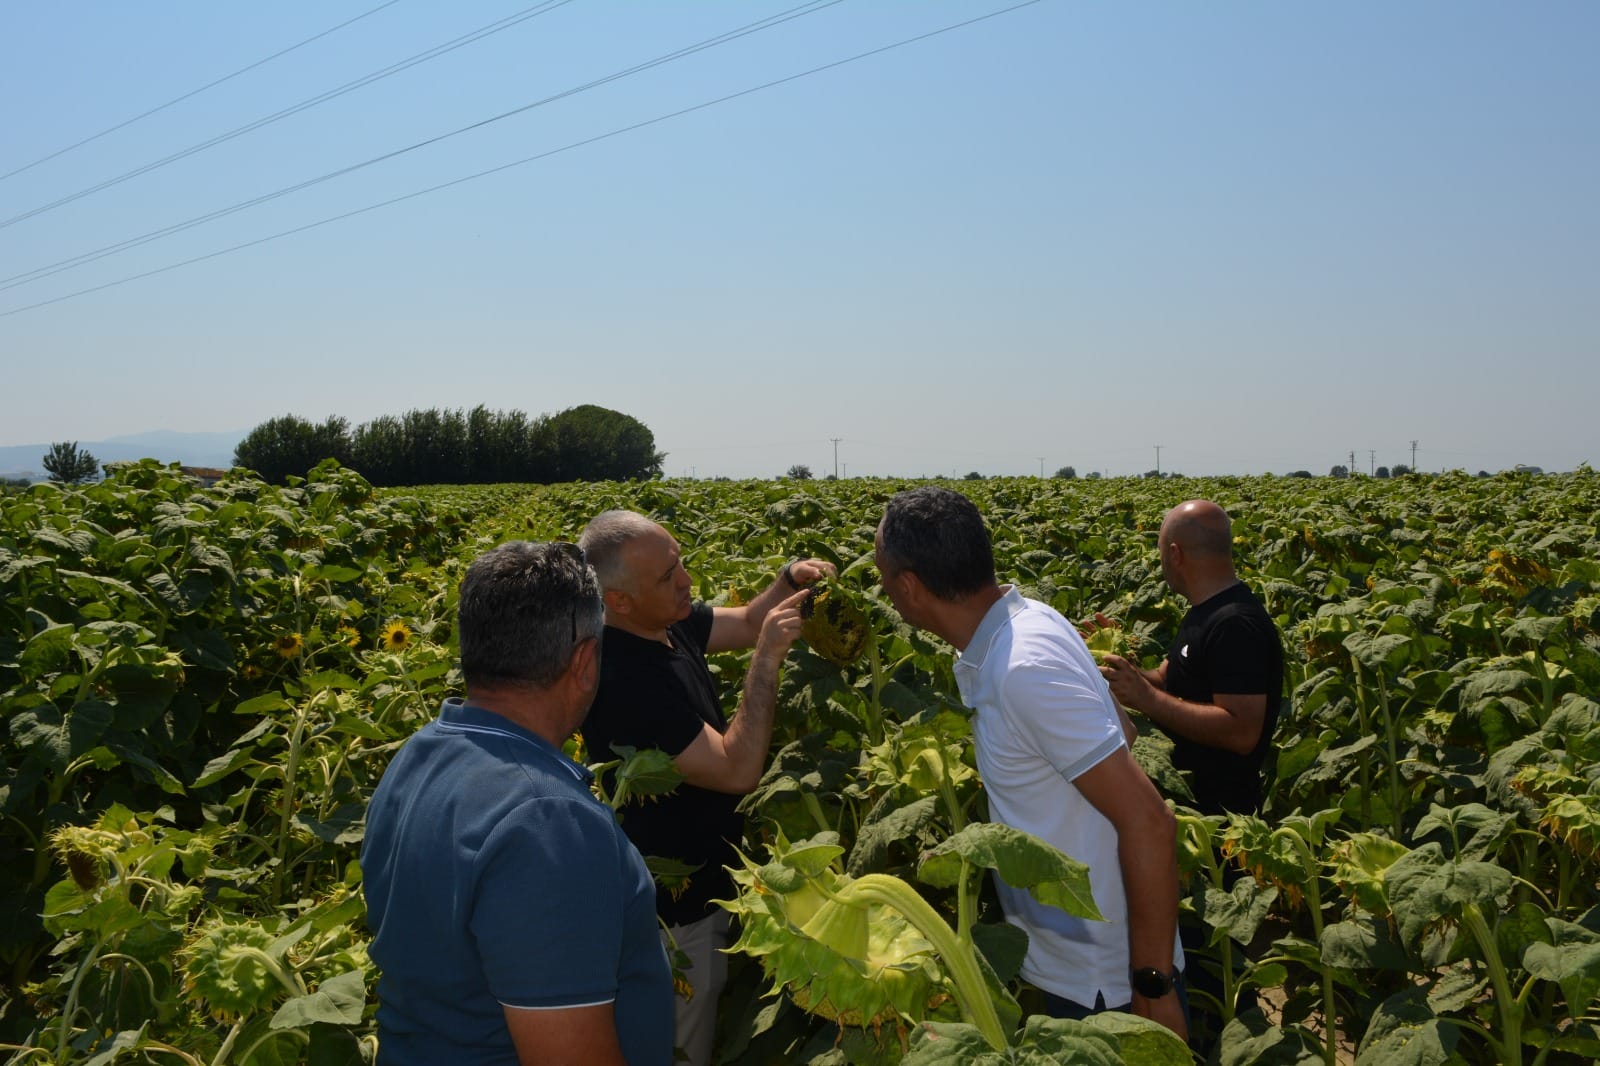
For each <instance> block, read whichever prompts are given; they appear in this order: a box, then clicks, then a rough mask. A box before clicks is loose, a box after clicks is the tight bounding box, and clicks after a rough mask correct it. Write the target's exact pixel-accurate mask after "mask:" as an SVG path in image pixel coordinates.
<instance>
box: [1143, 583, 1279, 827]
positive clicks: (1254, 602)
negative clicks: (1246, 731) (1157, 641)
mask: <svg viewBox="0 0 1600 1066" xmlns="http://www.w3.org/2000/svg"><path fill="white" fill-rule="evenodd" d="M1167 691H1168V692H1170V693H1171V694H1172V695H1174V696H1177V697H1178V698H1179V699H1182V700H1188V701H1189V702H1191V703H1210V702H1212V698H1213V697H1214V696H1215V695H1216V694H1217V693H1219V692H1220V693H1223V694H1225V695H1253V694H1255V693H1258V692H1259V693H1265V694H1266V697H1267V713H1266V718H1265V719H1264V720H1263V722H1262V726H1261V739H1259V740H1258V741H1256V746H1255V748H1254V750H1252V751H1251V752H1250V754H1248V755H1239V754H1236V753H1234V752H1231V751H1224V750H1222V749H1221V748H1212V747H1207V746H1206V745H1203V744H1197V743H1196V742H1194V741H1192V740H1189V739H1188V738H1186V737H1181V736H1179V735H1178V734H1176V733H1174V732H1172V731H1171V730H1167V729H1163V730H1162V732H1164V733H1166V734H1167V735H1168V736H1169V737H1171V738H1172V740H1173V745H1174V748H1173V753H1172V764H1173V765H1174V766H1175V767H1177V768H1178V769H1180V770H1187V771H1189V772H1190V773H1191V774H1192V775H1193V776H1192V783H1193V785H1194V794H1195V806H1196V808H1197V809H1198V810H1200V811H1201V812H1202V813H1204V814H1221V813H1223V812H1225V811H1232V812H1234V813H1238V814H1254V813H1256V812H1258V811H1259V810H1260V809H1261V764H1262V762H1263V761H1264V760H1265V759H1266V757H1267V751H1268V749H1269V748H1270V747H1271V745H1272V731H1273V729H1274V728H1275V727H1276V726H1277V724H1278V708H1279V705H1280V704H1281V703H1282V701H1283V644H1282V642H1281V641H1280V640H1279V639H1278V629H1277V627H1276V626H1274V625H1273V624H1272V617H1271V616H1270V615H1268V614H1267V611H1266V608H1265V607H1263V606H1261V601H1260V600H1258V599H1256V597H1255V594H1254V593H1253V592H1251V591H1250V590H1249V589H1248V588H1246V587H1245V585H1244V583H1243V582H1240V583H1238V584H1236V585H1233V586H1231V587H1229V588H1226V589H1224V590H1222V591H1221V592H1219V593H1217V594H1216V595H1214V596H1212V597H1211V598H1210V599H1208V600H1206V601H1205V602H1203V603H1198V604H1195V605H1194V606H1193V607H1191V608H1189V613H1188V614H1186V615H1184V616H1183V622H1182V623H1181V624H1179V626H1178V635H1177V638H1176V639H1175V640H1173V642H1172V650H1171V651H1169V652H1168V653H1167Z"/></svg>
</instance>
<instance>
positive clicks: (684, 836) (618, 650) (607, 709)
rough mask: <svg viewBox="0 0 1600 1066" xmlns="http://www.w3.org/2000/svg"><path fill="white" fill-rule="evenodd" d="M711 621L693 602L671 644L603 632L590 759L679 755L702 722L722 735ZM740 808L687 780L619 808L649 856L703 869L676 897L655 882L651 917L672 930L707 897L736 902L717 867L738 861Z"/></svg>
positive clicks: (672, 629) (706, 904)
mask: <svg viewBox="0 0 1600 1066" xmlns="http://www.w3.org/2000/svg"><path fill="white" fill-rule="evenodd" d="M711 620H712V610H711V608H710V607H708V606H707V605H705V604H703V603H697V604H695V605H694V607H693V609H692V610H691V611H690V612H689V617H688V618H685V619H684V620H683V621H681V622H675V623H673V624H672V625H671V626H668V627H667V635H668V636H669V637H670V638H671V640H672V646H671V647H668V646H667V645H666V644H662V643H661V642H660V641H655V640H650V639H648V638H646V637H640V636H635V635H634V634H632V633H629V632H626V631H625V630H621V629H617V628H614V627H612V626H607V627H606V628H605V635H604V640H603V643H602V646H601V650H600V689H599V691H598V692H597V693H596V694H595V699H594V704H593V706H591V707H590V708H589V717H588V718H587V719H585V720H584V723H583V738H584V742H585V744H586V745H587V747H588V749H589V752H590V755H589V757H590V758H591V759H593V760H595V761H597V762H598V761H603V760H606V759H610V758H612V753H611V747H612V745H613V744H622V745H626V746H628V747H632V748H660V749H661V750H662V751H664V752H666V753H667V754H668V755H671V756H674V757H676V756H677V755H679V754H680V753H682V751H683V749H685V748H687V747H688V746H689V745H690V743H692V742H693V741H694V739H695V738H696V737H698V736H699V735H700V731H701V729H702V727H703V726H705V725H710V726H711V728H713V729H715V730H716V731H717V732H719V733H721V732H723V731H725V730H726V729H727V726H728V721H727V718H726V717H725V716H724V715H723V713H722V703H721V700H720V699H719V697H718V695H717V685H716V682H715V681H714V680H712V677H711V672H710V670H708V669H707V668H706V655H705V649H706V645H707V643H709V641H710V640H711ZM738 803H739V797H738V796H735V795H730V794H728V793H725V792H712V791H709V790H707V789H703V788H696V787H695V786H693V785H690V784H687V783H684V784H680V785H679V786H678V787H677V789H676V790H675V791H674V792H672V793H671V794H669V795H666V796H662V797H660V798H659V799H644V800H642V801H639V802H631V803H629V804H628V805H627V806H625V807H624V808H623V809H622V811H621V814H622V828H623V831H624V832H626V833H627V834H628V839H630V840H632V841H633V843H634V846H635V847H637V848H638V849H639V851H640V853H641V854H643V855H644V856H645V857H646V858H649V857H650V856H652V855H658V856H661V857H663V858H672V859H680V860H682V861H684V862H686V863H689V864H690V865H695V864H699V865H700V867H701V868H700V869H699V870H697V871H696V872H695V873H694V874H693V875H692V876H691V877H690V879H689V884H688V887H687V888H686V889H685V890H684V891H683V893H682V894H681V895H680V896H679V897H678V898H677V899H673V898H672V896H671V895H670V894H669V893H668V892H667V891H666V890H665V889H663V888H661V887H660V886H659V885H658V886H657V888H656V913H657V914H659V915H660V916H661V918H662V920H663V921H665V922H666V923H667V924H668V925H687V924H688V923H690V922H694V921H698V920H699V919H701V918H703V917H705V916H706V915H708V914H711V913H714V912H715V911H716V909H717V908H716V906H715V904H713V903H711V902H710V901H711V900H713V899H731V898H732V896H733V881H732V879H731V878H730V877H729V876H728V874H727V871H725V870H724V869H723V867H724V866H733V865H737V864H738V857H737V855H736V854H735V852H734V845H735V844H736V843H737V842H738V841H739V839H740V837H741V836H743V834H744V816H743V815H741V814H739V813H738V812H737V811H736V810H735V808H736V807H737V806H738Z"/></svg>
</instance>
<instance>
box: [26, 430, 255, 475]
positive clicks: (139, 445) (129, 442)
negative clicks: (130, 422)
mask: <svg viewBox="0 0 1600 1066" xmlns="http://www.w3.org/2000/svg"><path fill="white" fill-rule="evenodd" d="M248 433H249V431H248V430H237V431H231V432H223V433H181V432H178V431H176V430H168V429H157V430H150V431H148V432H145V433H127V434H122V435H120V436H116V437H107V438H106V439H105V440H80V441H78V448H79V449H80V450H82V451H86V452H88V453H89V454H90V455H92V456H94V457H95V458H96V459H98V460H100V462H101V463H116V462H128V461H132V460H137V459H154V460H156V461H157V462H161V463H181V464H182V465H184V466H208V467H217V468H219V469H222V470H226V469H228V468H229V467H231V466H232V465H233V449H234V448H235V447H237V446H238V444H239V442H240V441H242V440H244V438H245V436H246V435H247V434H248ZM49 452H50V445H49V444H48V443H45V444H7V445H0V477H9V478H29V479H31V480H34V481H43V480H44V479H45V478H46V477H47V476H48V475H47V474H46V473H45V470H44V464H43V460H44V457H45V456H46V455H47V454H49Z"/></svg>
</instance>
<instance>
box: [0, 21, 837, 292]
mask: <svg viewBox="0 0 1600 1066" xmlns="http://www.w3.org/2000/svg"><path fill="white" fill-rule="evenodd" d="M839 3H843V0H810V2H808V3H805V4H801V5H800V6H799V7H794V8H790V9H789V10H787V11H780V12H779V13H777V14H776V15H769V16H768V17H766V18H764V19H759V20H757V21H756V22H752V23H749V24H747V25H744V26H740V27H739V28H737V29H733V30H728V31H726V32H724V33H720V34H718V35H717V36H715V37H710V38H707V39H706V40H704V41H700V42H699V43H697V44H692V45H686V46H685V47H683V48H679V49H677V50H676V51H673V52H668V53H666V54H665V55H661V56H657V57H656V58H655V59H651V60H647V61H645V62H643V63H638V64H635V65H634V66H631V67H628V68H626V69H624V70H619V71H616V72H615V73H612V74H607V75H606V76H604V77H602V78H596V79H594V80H593V81H589V82H586V83H584V84H582V85H578V86H574V87H573V88H571V89H566V90H563V91H562V92H559V93H556V94H554V95H553V96H546V97H545V98H544V99H542V100H535V101H534V102H532V103H530V104H524V105H522V106H521V107H517V108H513V109H512V110H510V111H505V112H502V113H500V114H498V115H494V116H492V117H491V118H486V119H483V120H482V121H479V122H474V123H472V124H470V125H467V126H462V127H461V128H460V129H455V130H451V131H450V132H449V133H441V134H439V135H438V136H436V137H429V138H428V139H427V140H423V141H418V142H417V143H416V144H411V145H407V146H406V147H404V148H397V149H395V150H394V151H392V152H385V153H384V154H383V155H380V156H374V157H373V158H371V159H367V160H364V161H362V162H360V163H354V164H351V165H350V166H347V167H341V168H340V169H338V170H331V171H329V172H328V173H326V174H321V175H319V176H317V177H315V178H308V179H306V180H305V181H302V182H298V183H296V184H294V185H289V186H285V187H284V188H282V189H278V190H276V191H274V192H269V193H264V194H262V195H261V196H256V197H253V198H251V199H249V200H241V201H240V202H239V203H236V204H232V205H230V206H228V207H221V208H218V209H217V210H215V211H209V212H207V213H206V214H203V215H196V216H194V217H193V218H189V219H186V220H184V221H182V222H175V223H173V224H172V225H170V226H163V227H162V228H161V229H156V230H151V231H150V232H148V233H142V234H140V235H138V236H137V237H129V238H128V239H127V240H123V241H118V242H117V243H115V244H108V245H105V246H104V247H101V248H96V249H94V250H93V251H88V252H83V253H80V254H79V255H75V256H72V257H70V258H68V259H61V260H57V261H56V262H54V263H47V264H46V265H44V266H42V267H36V268H34V269H33V270H28V271H24V272H23V273H21V274H13V275H12V276H11V277H8V278H0V292H4V291H5V290H7V289H14V288H17V287H18V286H19V285H26V284H28V283H29V282H34V281H39V280H41V279H43V278H47V277H50V276H51V275H52V274H59V273H61V272H62V271H64V270H71V269H73V268H75V267H80V266H84V265H86V264H88V263H92V262H95V261H96V260H98V259H104V258H106V257H107V256H110V255H116V254H117V253H118V252H124V251H127V250H129V249H131V248H137V247H140V246H141V245H145V244H149V243H151V242H152V241H157V240H160V239H161V238H163V237H169V236H172V235H173V234H176V233H182V232H183V231H184V230H189V229H193V228H194V227H196V226H201V225H204V224H205V223H207V222H213V221H215V220H216V219H219V218H224V217H226V216H228V215H232V214H237V213H238V212H240V211H244V210H247V209H248V208H252V207H256V206H258V205H260V204H264V203H267V202H269V201H272V200H277V199H279V198H281V197H284V196H288V195H290V194H291V193H296V192H300V191H301V190H302V189H309V188H310V187H311V186H313V185H320V184H322V183H323V182H325V181H331V180H332V179H334V178H338V177H343V176H344V175H346V174H350V173H353V172H355V171H357V170H362V169H364V168H366V167H370V166H372V165H374V164H376V163H382V162H384V161H386V160H389V159H394V158H395V157H397V156H402V155H405V154H406V153H407V152H414V151H416V150H417V149H419V148H426V147H427V146H429V145H432V144H438V143H439V142H440V141H443V140H448V139H449V138H451V137H455V136H457V135H458V134H462V133H467V132H470V131H471V130H475V129H481V128H482V127H484V126H487V125H489V124H491V123H494V122H499V121H500V120H502V119H507V118H510V117H512V116H513V115H520V114H522V113H523V112H525V111H531V110H532V109H534V108H536V107H542V106H544V105H545V104H550V103H554V102H555V101H557V100H564V99H566V98H567V97H569V96H575V95H577V94H578V93H582V92H587V91H588V90H590V89H593V88H596V87H598V86H601V85H606V84H609V83H610V82H614V81H618V80H620V79H622V78H626V77H629V76H630V75H633V74H638V73H640V72H642V71H646V70H650V69H651V68H653V67H659V66H661V65H663V64H666V63H671V62H672V61H674V60H677V59H682V58H684V57H685V56H690V55H694V54H695V53H696V52H703V51H705V50H706V49H708V48H714V47H716V46H717V45H721V44H727V43H728V42H729V41H734V40H737V39H739V38H740V37H745V36H748V35H750V34H752V33H757V32H759V31H761V30H765V29H770V28H772V27H773V26H778V25H782V24H783V23H785V22H789V21H791V20H793V19H797V18H801V17H802V16H805V15H810V14H812V13H814V12H817V11H821V10H823V9H824V8H828V7H833V6H834V5H835V4H839Z"/></svg>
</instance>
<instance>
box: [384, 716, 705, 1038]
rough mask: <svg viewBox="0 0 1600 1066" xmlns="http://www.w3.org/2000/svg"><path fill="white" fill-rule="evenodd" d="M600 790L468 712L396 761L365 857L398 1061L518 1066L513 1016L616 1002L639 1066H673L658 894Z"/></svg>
mask: <svg viewBox="0 0 1600 1066" xmlns="http://www.w3.org/2000/svg"><path fill="white" fill-rule="evenodd" d="M589 781H590V774H589V772H588V771H587V770H585V769H584V768H583V767H581V766H579V765H577V764H576V763H574V762H573V761H572V760H570V759H568V758H567V757H566V756H565V755H564V754H562V753H561V752H560V751H559V750H557V749H556V748H554V747H552V746H551V745H550V744H549V743H547V742H546V741H545V740H543V739H542V738H540V737H538V736H536V735H535V734H533V733H531V732H529V731H528V730H526V729H523V728H522V727H520V726H518V725H516V724H515V723H513V722H511V721H509V720H508V719H506V718H503V717H501V716H500V715H498V714H494V713H492V712H490V711H486V710H483V709H482V708H479V707H473V706H471V705H468V704H464V703H462V702H461V701H460V700H447V701H445V705H444V707H443V709H442V710H441V711H440V714H439V717H438V719H437V720H435V721H433V722H430V723H429V724H428V725H426V726H424V727H423V728H422V729H421V730H419V731H418V732H417V734H416V735H415V736H413V737H412V738H411V739H410V740H409V741H407V742H406V744H405V746H404V747H403V748H401V750H400V752H399V754H397V755H396V756H395V758H394V760H393V761H392V762H391V763H390V764H389V767H388V769H387V770H386V771H385V772H384V775H383V780H382V781H380V782H379V784H378V788H377V791H376V792H374V793H373V796H372V802H371V804H370V806H369V807H368V810H367V828H366V837H365V840H364V841H363V843H362V849H361V866H362V876H363V882H364V887H365V892H366V898H367V923H368V925H369V926H370V927H371V929H372V932H373V939H372V945H371V947H370V948H369V953H370V955H371V956H372V961H373V962H374V963H376V964H377V966H378V969H379V971H380V975H379V979H378V1001H379V1006H378V1043H379V1054H378V1058H379V1062H380V1063H381V1064H382V1066H413V1064H414V1066H438V1064H439V1063H445V1062H448V1063H452V1064H456V1063H459V1064H465V1066H475V1064H489V1063H505V1064H508V1066H515V1064H516V1062H517V1056H516V1051H515V1049H514V1048H513V1046H512V1043H511V1034H510V1033H509V1031H508V1030H507V1029H506V1025H505V1014H504V1007H507V1006H509V1007H515V1008H522V1009H532V1010H538V1009H551V1008H561V1007H580V1006H588V1005H594V1004H600V1003H612V1004H614V1010H615V1012H616V1027H617V1033H618V1036H619V1038H620V1040H621V1042H622V1049H623V1052H624V1054H625V1055H626V1056H627V1059H628V1062H629V1063H630V1064H631V1066H657V1064H659V1066H667V1064H669V1063H671V1061H672V1041H673V1003H672V976H671V971H670V969H669V968H668V965H667V959H666V954H665V952H664V950H663V949H662V946H661V940H660V936H659V931H658V930H659V926H658V925H657V922H656V911H655V900H656V892H655V884H654V882H653V881H652V879H651V877H650V873H649V871H648V870H647V869H646V868H645V865H644V860H643V859H642V858H641V857H640V855H639V852H638V851H637V849H635V848H634V846H633V845H632V844H631V843H629V841H628V838H627V837H626V836H624V835H623V833H622V830H621V829H620V828H619V827H618V825H617V823H616V819H615V818H613V817H612V814H611V811H610V810H609V809H608V808H606V807H605V806H604V805H603V804H601V803H600V802H599V801H597V800H596V799H595V798H594V796H593V794H592V793H591V792H590V791H589Z"/></svg>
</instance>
